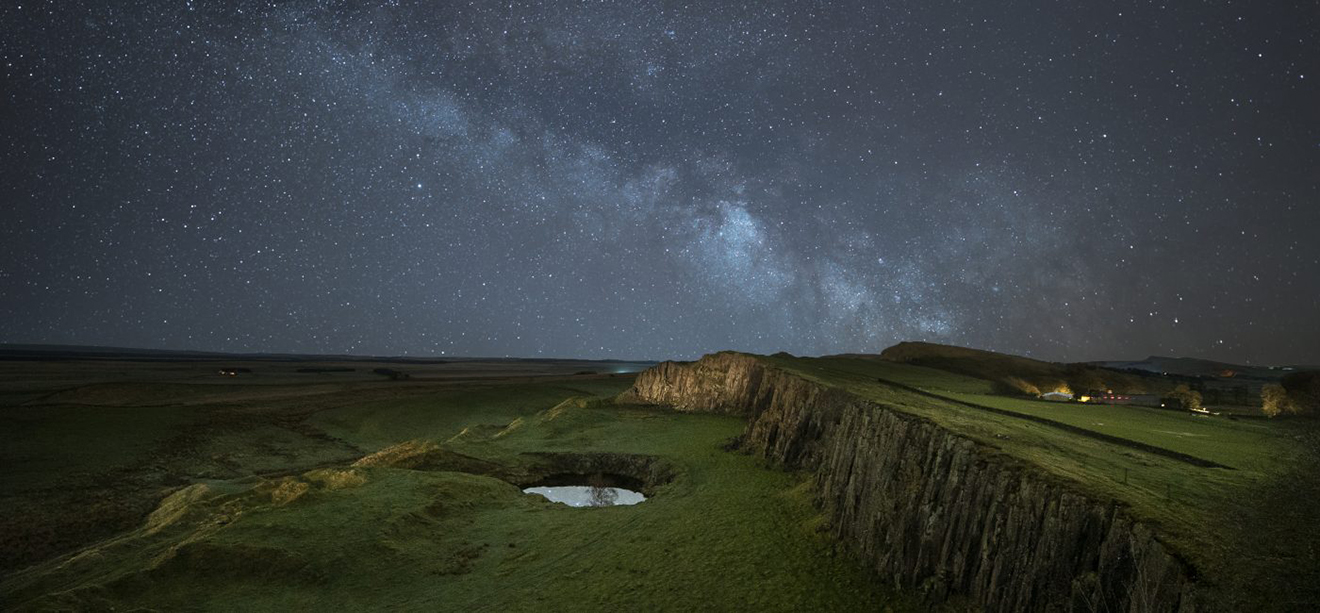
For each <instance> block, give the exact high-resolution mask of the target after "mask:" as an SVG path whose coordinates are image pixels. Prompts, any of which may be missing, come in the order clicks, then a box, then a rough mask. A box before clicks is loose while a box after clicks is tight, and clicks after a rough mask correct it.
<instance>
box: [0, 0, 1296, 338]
mask: <svg viewBox="0 0 1320 613" xmlns="http://www.w3.org/2000/svg"><path fill="white" fill-rule="evenodd" d="M1311 9H1313V7H1308V6H1307V5H1305V4H1298V5H1295V6H1291V7H1289V6H1286V5H1283V4H1272V5H1271V6H1268V7H1259V6H1247V5H1243V6H1241V7H1236V6H1232V5H1225V6H1211V7H1195V8H1192V7H1182V6H1175V7H1166V8H1158V7H1152V6H1148V5H1141V6H1132V7H1116V6H1108V5H1106V6H1090V5H1086V4H1084V3H1078V6H1073V7H1070V6H1066V5H1060V4H1058V3H1043V2H1041V3H1025V2H1024V3H1009V4H1003V3H1000V4H994V5H975V4H971V5H968V4H962V3H929V2H920V3H886V4H883V5H877V4H875V3H838V4H823V3H822V4H816V3H801V2H793V3H753V4H751V5H748V6H741V7H738V6H732V5H716V4H713V3H702V4H697V5H688V6H683V5H676V4H669V3H645V2H618V3H608V2H606V3H587V4H580V3H541V4H529V3H525V2H512V3H508V2H504V3H500V2H475V3H473V4H471V5H467V4H463V5H455V4H452V3H431V2H425V3H422V2H416V3H409V2H383V3H340V2H321V3H313V2H282V3H264V2H262V3H256V2H248V3H242V2H240V3H219V2H214V3H207V2H192V3H186V2H185V3H174V2H171V3H151V2H126V3H108V4H107V5H101V4H94V5H87V6H80V5H79V3H66V2H61V3H54V4H46V3H23V4H22V5H21V6H19V5H9V6H6V7H5V8H4V9H0V10H3V14H2V15H0V28H2V29H0V35H2V36H0V51H2V53H3V58H2V59H3V62H4V70H5V72H4V75H5V76H4V78H5V88H4V90H5V101H6V106H7V109H6V113H5V114H6V115H7V116H8V117H9V120H8V121H7V122H6V124H5V127H4V128H3V137H4V140H5V143H4V144H5V147H4V151H3V153H0V155H2V156H3V159H2V160H0V161H2V162H3V164H4V168H5V174H4V179H3V182H2V185H0V190H3V191H0V196H3V198H4V200H5V202H6V205H5V208H4V210H3V212H2V213H0V215H3V222H4V225H3V229H0V238H3V244H2V245H0V258H3V259H0V266H2V268H0V295H3V297H4V301H3V305H0V315H3V320H0V340H4V341H10V342H65V343H83V344H115V345H132V346H149V347H174V348H196V349H218V350H268V351H302V352H345V351H348V352H357V353H379V354H396V353H414V354H418V353H440V352H444V353H448V354H464V355H559V356H582V357H650V358H664V357H690V356H694V355H697V354H700V353H702V352H706V351H712V350H717V349H723V348H737V349H745V350H751V351H760V352H772V351H777V350H781V349H782V350H788V351H792V352H795V353H830V352H843V351H878V350H879V349H880V348H883V347H884V346H886V345H888V344H890V343H893V342H896V341H899V340H904V339H926V340H934V341H943V342H953V343H961V344H968V345H974V346H982V347H988V348H995V349H1001V350H1006V351H1015V352H1023V353H1031V354H1033V355H1037V356H1040V357H1045V358H1052V359H1094V358H1117V357H1140V356H1144V355H1146V354H1150V353H1161V354H1178V355H1197V356H1207V357H1217V358H1223V359H1237V360H1254V361H1316V360H1320V356H1318V355H1317V354H1316V348H1317V347H1320V327H1317V326H1314V325H1312V320H1313V319H1314V316H1315V313H1316V312H1320V298H1318V297H1317V296H1320V246H1318V245H1317V242H1316V228H1318V227H1320V194H1318V193H1317V182H1318V180H1320V176H1318V172H1320V171H1317V168H1320V128H1317V121H1316V115H1315V109H1316V108H1320V104H1318V103H1320V97H1318V96H1317V90H1316V87H1315V83H1316V80H1317V79H1320V71H1315V70H1314V69H1315V68H1316V67H1317V66H1316V57H1317V54H1316V53H1315V50H1316V48H1317V45H1316V39H1315V35H1314V33H1313V32H1314V31H1315V29H1316V26H1317V25H1320V24H1317V23H1316V16H1315V14H1314V11H1313V10H1311ZM1313 72H1314V73H1315V74H1312V73H1313Z"/></svg>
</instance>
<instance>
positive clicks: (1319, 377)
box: [1279, 370, 1320, 415]
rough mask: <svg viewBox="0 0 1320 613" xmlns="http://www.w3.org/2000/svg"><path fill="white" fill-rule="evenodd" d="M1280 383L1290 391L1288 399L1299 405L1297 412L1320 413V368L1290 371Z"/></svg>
mask: <svg viewBox="0 0 1320 613" xmlns="http://www.w3.org/2000/svg"><path fill="white" fill-rule="evenodd" d="M1279 383H1281V384H1282V386H1283V389H1284V390H1285V391H1287V392H1288V400H1289V401H1291V402H1292V403H1293V405H1294V406H1296V407H1297V410H1296V412H1297V413H1302V414H1311V415H1315V414H1317V413H1320V370H1304V371H1301V372H1294V373H1289V374H1288V375H1287V376H1285V377H1284V378H1283V380H1282V381H1280V382H1279Z"/></svg>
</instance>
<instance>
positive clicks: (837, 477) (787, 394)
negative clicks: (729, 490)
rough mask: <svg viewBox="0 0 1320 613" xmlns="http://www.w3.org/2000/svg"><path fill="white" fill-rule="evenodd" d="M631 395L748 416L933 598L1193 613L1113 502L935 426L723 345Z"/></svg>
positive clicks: (787, 462)
mask: <svg viewBox="0 0 1320 613" xmlns="http://www.w3.org/2000/svg"><path fill="white" fill-rule="evenodd" d="M631 394H632V395H634V396H635V397H636V399H637V400H639V401H642V402H649V403H654V404H665V405H671V406H674V407H675V408H677V409H679V410H686V411H716V412H724V413H733V414H744V415H746V416H747V417H748V425H747V429H746V431H745V432H744V434H743V437H742V440H741V442H740V445H741V447H742V448H743V449H744V450H746V451H749V452H751V453H755V454H758V455H761V456H764V457H766V458H768V459H770V460H772V461H774V462H776V463H778V464H780V465H782V466H784V467H786V468H797V469H805V470H809V471H812V472H814V475H815V480H816V485H817V488H816V489H817V496H818V501H817V502H818V504H819V505H820V507H821V508H822V509H823V510H824V512H825V514H826V516H827V517H828V519H829V524H830V529H831V530H832V532H833V533H834V535H835V536H836V537H837V538H838V539H840V540H841V541H842V542H843V543H845V544H846V545H848V546H849V547H851V548H853V549H855V550H856V551H858V552H859V553H860V554H861V555H862V556H863V557H864V558H865V559H867V560H869V561H870V562H871V563H872V564H874V566H875V568H876V570H877V571H878V572H879V574H880V575H881V576H882V577H885V578H886V579H889V580H892V581H894V582H895V583H896V584H898V585H901V586H904V587H905V588H910V589H917V590H920V591H922V592H924V593H925V594H927V595H928V596H929V598H931V600H932V601H941V600H944V599H945V598H947V597H949V596H952V595H959V594H960V595H965V596H967V597H970V598H972V599H973V600H974V601H976V602H977V603H978V604H979V605H980V606H982V607H983V608H984V609H986V610H994V611H1060V610H1071V611H1189V610H1192V609H1193V608H1194V607H1193V589H1194V583H1193V582H1192V579H1191V571H1190V569H1189V568H1187V566H1186V565H1185V564H1184V563H1183V562H1182V561H1181V560H1179V559H1178V558H1177V557H1175V556H1174V555H1172V554H1171V553H1170V552H1169V551H1167V550H1166V549H1165V547H1164V546H1163V545H1162V544H1161V543H1160V542H1159V541H1157V540H1156V539H1155V538H1154V535H1153V534H1152V533H1151V532H1150V530H1148V529H1147V528H1146V527H1144V526H1142V525H1141V524H1138V523H1135V522H1133V521H1131V520H1130V519H1128V518H1127V517H1126V515H1125V514H1124V513H1123V512H1122V511H1121V510H1120V509H1119V508H1118V507H1117V506H1116V505H1115V504H1113V503H1111V502H1102V501H1097V500H1093V499H1090V498H1088V497H1087V496H1084V495H1082V494H1080V493H1077V492H1076V491H1073V490H1072V489H1071V488H1069V487H1067V486H1066V485H1063V484H1060V483H1059V482H1058V481H1057V480H1055V479H1051V478H1050V477H1048V476H1047V475H1045V474H1044V473H1043V472H1041V471H1039V470H1037V469H1035V468H1032V467H1030V466H1027V465H1025V464H1022V463H1019V462H1016V461H1014V460H1012V459H1008V458H1005V457H1003V456H1002V455H996V454H992V453H990V452H989V451H990V450H988V449H987V448H985V447H984V446H982V445H980V444H979V443H976V442H975V441H972V440H970V439H967V438H964V437H962V436H959V435H957V434H955V433H953V432H950V431H948V430H945V429H943V428H941V427H939V426H937V425H935V424H934V423H931V422H929V421H927V420H924V419H921V418H919V417H916V416H912V415H909V414H906V413H902V412H900V411H898V410H895V409H891V408H888V407H885V406H884V405H881V404H877V403H874V402H869V401H864V400H861V399H859V398H856V397H854V396H852V395H850V394H847V393H846V392H843V391H840V390H837V389H834V388H830V387H827V386H824V385H820V384H817V383H815V382H812V381H809V380H807V379H803V378H801V377H798V376H796V375H794V374H792V373H788V372H784V371H781V370H778V369H775V368H772V367H768V366H766V365H765V364H764V363H763V362H761V361H759V360H757V359H756V358H754V357H751V356H746V355H740V354H732V353H721V354H714V355H711V356H706V357H705V358H702V359H701V360H700V361H698V362H693V363H688V364H679V363H672V362H667V363H664V364H660V365H658V366H656V367H655V368H652V369H651V370H648V371H646V372H643V373H641V374H640V375H639V376H638V378H637V382H636V384H635V385H634V387H633V389H632V391H631Z"/></svg>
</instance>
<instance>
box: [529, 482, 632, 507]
mask: <svg viewBox="0 0 1320 613" xmlns="http://www.w3.org/2000/svg"><path fill="white" fill-rule="evenodd" d="M523 493H526V494H539V495H541V496H544V497H545V498H546V499H547V500H549V501H551V502H559V503H563V504H566V505H568V506H570V507H612V506H620V505H634V504H637V503H639V502H641V501H643V500H646V496H643V495H642V493H641V492H634V491H632V490H627V489H624V488H621V487H602V486H591V485H555V486H548V487H529V488H527V489H525V490H523Z"/></svg>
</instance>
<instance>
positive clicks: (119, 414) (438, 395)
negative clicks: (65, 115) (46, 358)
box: [0, 377, 911, 611]
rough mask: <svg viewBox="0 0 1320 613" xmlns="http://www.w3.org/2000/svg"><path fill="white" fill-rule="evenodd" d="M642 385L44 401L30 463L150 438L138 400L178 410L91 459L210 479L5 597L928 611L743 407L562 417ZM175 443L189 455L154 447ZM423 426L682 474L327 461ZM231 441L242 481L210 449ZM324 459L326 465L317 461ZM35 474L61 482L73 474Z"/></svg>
mask: <svg viewBox="0 0 1320 613" xmlns="http://www.w3.org/2000/svg"><path fill="white" fill-rule="evenodd" d="M630 382H631V379H630V378H622V377H621V378H614V379H604V378H602V379H584V380H577V379H574V380H560V381H544V382H543V381H533V382H528V383H507V382H506V383H503V384H499V383H489V384H486V383H464V384H458V385H443V386H432V387H424V388H420V387H418V386H380V385H375V384H373V385H370V386H365V387H360V388H353V387H352V386H350V387H349V388H348V389H347V390H345V391H344V392H341V393H340V394H337V395H335V396H334V397H333V398H326V397H323V396H321V395H319V394H318V395H316V396H309V397H307V398H302V399H297V398H294V399H289V400H287V401H269V402H270V403H269V404H268V403H267V402H261V403H256V404H234V403H232V402H231V403H228V404H220V405H205V406H201V407H187V408H180V407H171V408H156V409H151V411H149V412H148V411H145V410H143V409H132V408H120V409H114V410H113V411H111V412H102V413H97V414H96V415H98V416H99V417H98V418H97V419H93V420H90V421H87V422H86V423H85V424H83V423H82V421H80V420H82V419H83V418H85V417H88V416H90V415H92V413H86V412H82V413H80V412H78V411H77V410H76V409H68V408H59V407H41V408H40V409H36V408H34V409H33V410H34V411H35V410H40V411H48V413H46V416H47V417H48V418H49V419H50V421H49V423H44V424H41V425H40V428H41V429H42V430H38V429H36V428H37V426H35V425H30V427H29V429H28V430H27V433H28V434H29V435H33V437H34V438H32V440H31V441H30V444H29V445H28V446H27V447H25V448H23V449H19V448H17V447H16V448H15V451H14V454H15V455H14V457H17V458H19V459H23V460H24V461H29V462H38V461H39V460H40V462H52V461H53V460H51V458H53V457H54V456H55V455H58V454H59V445H60V444H61V443H60V439H59V438H58V437H57V436H55V433H58V432H61V431H66V430H70V429H72V430H73V431H80V432H85V433H86V435H87V436H91V435H92V434H93V433H96V432H99V433H100V435H101V436H103V437H105V438H107V439H110V440H114V439H115V438H117V436H116V433H120V432H125V433H126V432H129V431H135V430H137V428H138V427H139V424H137V423H136V422H135V421H133V420H132V417H133V415H134V414H133V413H131V411H134V410H137V411H141V413H140V415H152V416H156V417H161V418H162V419H159V420H157V421H156V422H153V423H152V424H147V425H146V427H143V428H142V429H141V431H140V432H138V433H137V434H135V435H134V436H138V437H139V439H136V440H134V441H131V444H130V445H128V448H127V449H122V450H120V449H117V448H116V447H115V446H114V445H112V444H105V445H101V444H99V443H98V444H95V445H91V446H89V447H88V448H87V449H86V450H85V453H86V458H87V460H86V461H85V462H84V461H83V460H79V462H82V463H81V464H80V465H82V466H88V467H89V468H88V470H92V468H91V464H90V462H91V459H93V458H101V459H102V460H104V461H107V462H109V463H112V464H114V465H116V466H120V467H122V468H121V469H120V472H127V473H128V474H134V475H138V474H147V473H150V474H154V473H152V471H157V472H160V471H163V472H166V473H173V474H174V475H175V478H176V479H179V480H180V482H181V484H182V483H192V484H194V485H193V486H192V487H191V488H190V489H185V490H176V493H175V495H174V496H172V497H170V498H168V499H166V500H165V501H164V502H163V503H162V505H161V508H160V509H159V510H157V511H156V513H155V514H154V515H153V516H152V517H151V519H149V520H139V521H137V522H136V523H135V524H134V525H133V527H131V528H130V529H127V530H125V531H122V532H120V533H118V534H117V535H115V536H112V537H110V538H108V539H105V540H101V541H99V542H97V543H96V544H95V545H93V546H91V547H84V548H82V549H81V550H80V551H79V552H77V553H74V554H70V555H64V556H58V557H55V558H52V559H49V560H48V561H46V562H43V563H40V564H37V565H36V566H33V567H31V568H28V569H26V570H22V571H15V572H11V573H9V574H8V575H6V576H4V577H3V579H0V602H5V603H6V608H20V609H21V608H33V609H38V610H41V609H61V608H73V609H84V608H116V609H133V608H147V609H157V610H200V611H233V610H248V611H263V610H290V609H295V610H306V609H314V608H321V609H328V610H352V609H358V610H362V609H369V610H382V609H402V610H412V609H426V610H436V609H444V610H464V611H466V610H490V611H506V610H509V611H540V610H628V609H640V610H747V609H759V610H772V611H773V610H779V611H790V610H794V611H796V610H848V611H851V610H877V609H879V610H884V609H907V608H911V605H910V603H906V602H904V601H901V600H897V599H895V598H894V597H893V596H892V595H891V594H890V593H889V592H887V591H886V590H885V589H884V587H883V586H881V585H879V584H878V582H876V581H875V580H874V577H873V575H872V574H871V572H870V571H869V570H868V568H867V567H866V566H865V565H863V564H861V563H859V562H858V561H857V560H856V559H854V558H852V557H850V556H848V555H846V554H837V555H836V554H835V553H834V552H835V546H834V544H833V543H832V542H831V541H830V540H829V539H828V537H827V536H826V535H825V534H824V533H822V532H819V531H818V527H819V523H820V521H821V518H820V516H819V515H818V513H817V511H816V510H815V509H814V507H813V506H812V504H811V491H810V490H809V489H808V488H807V487H806V486H805V485H804V479H803V477H802V476H800V475H794V474H790V473H785V472H782V471H778V470H774V469H770V468H767V467H765V466H763V465H761V464H760V462H759V461H758V460H756V459H754V458H752V457H750V456H746V455H742V454H737V453H731V452H727V451H723V450H722V448H721V445H722V444H723V443H724V442H726V441H727V440H729V439H730V438H731V437H733V436H736V435H737V434H739V433H740V432H741V431H742V429H743V426H744V423H743V421H742V420H741V419H738V418H733V417H728V416H718V415H702V414H683V413H675V412H670V411H663V410H651V409H646V408H638V407H631V406H630V407H618V406H615V405H613V404H611V403H608V402H600V401H595V402H582V403H576V404H573V403H570V404H567V405H564V406H563V407H560V408H558V409H556V410H554V411H548V409H551V408H552V407H555V406H556V405H560V403H561V402H562V401H563V400H564V399H565V398H568V397H570V396H596V397H604V396H610V395H613V394H616V393H618V392H619V391H622V390H623V389H624V388H625V387H626V386H627V385H628V384H629V383H630ZM417 390H424V391H423V392H421V393H414V392H415V391H417ZM135 393H136V392H135ZM111 400H113V399H111ZM565 407H567V408H565ZM156 411H161V412H160V413H156ZM208 424H209V425H208ZM43 432H44V434H43ZM179 437H183V438H184V439H185V440H186V441H187V442H188V443H189V446H188V449H187V450H184V451H179V452H178V453H177V454H175V455H172V456H168V457H166V456H163V455H159V454H153V453H152V452H151V450H152V449H158V448H161V447H162V446H163V447H166V448H168V447H171V446H177V444H178V443H179V442H180V440H178V439H179ZM299 437H302V438H299ZM418 438H421V439H424V440H428V441H431V442H435V443H440V444H442V445H444V446H446V447H447V448H450V449H453V450H456V451H459V452H462V453H464V454H468V455H472V456H477V457H480V458H484V459H487V460H490V461H494V462H499V463H502V464H505V465H508V466H516V465H518V464H519V463H520V462H526V461H528V459H527V457H528V456H525V455H524V454H525V453H526V452H542V451H560V452H580V453H587V452H594V451H601V452H617V453H633V454H647V455H651V456H656V457H659V458H662V459H663V460H664V461H666V462H668V463H669V464H670V465H672V466H673V467H674V468H675V471H676V473H675V474H676V477H675V478H674V479H673V481H672V482H669V483H667V484H665V485H661V486H659V487H658V489H657V490H656V491H655V492H654V496H653V497H652V498H651V499H649V500H647V501H646V502H644V503H642V504H639V505H637V506H633V507H616V508H604V509H572V508H568V507H566V506H562V505H557V504H553V503H550V502H548V501H545V500H543V499H541V498H540V497H537V496H531V495H524V494H522V493H521V492H520V491H519V490H518V488H517V487H516V486H514V485H512V484H510V483H508V482H505V481H502V480H500V479H497V478H494V477H492V476H484V475H478V474H468V473H458V472H446V471H430V470H408V469H403V468H392V467H388V466H376V467H366V468H361V467H360V468H350V467H349V463H350V462H351V460H338V461H336V460H333V459H327V458H328V456H326V455H325V453H327V452H328V451H330V450H339V449H342V446H343V445H349V446H351V447H353V448H355V449H357V450H358V451H357V454H356V455H355V456H354V457H357V456H360V455H365V454H366V453H369V452H371V451H375V450H378V449H380V448H382V447H385V446H388V445H392V444H395V443H399V442H402V441H407V440H412V439H418ZM226 452H227V453H229V454H230V456H231V457H230V458H229V462H230V463H232V473H224V471H221V470H219V468H220V467H222V464H217V463H216V462H217V461H216V460H214V459H213V458H212V457H211V456H213V455H215V454H221V453H226ZM43 458H44V459H43ZM158 465H159V466H158ZM314 465H325V466H326V468H318V469H315V470H311V471H308V470H307V469H308V468H310V467H311V466H314ZM32 466H34V475H35V476H36V477H40V476H41V473H42V472H43V471H47V473H48V474H46V478H47V479H48V480H53V481H56V482H57V481H59V480H60V479H62V478H63V477H64V474H63V473H64V471H65V470H66V466H65V465H61V464H51V463H47V464H41V466H44V468H40V467H39V466H38V464H33V465H32ZM299 466H302V468H298V467H299ZM291 471H292V472H291ZM327 471H329V472H327ZM350 473H351V474H352V477H351V478H350V477H345V478H344V479H343V483H342V484H341V485H343V486H342V487H331V486H328V485H326V484H327V483H329V481H327V480H326V478H325V477H324V475H329V474H341V475H347V474H350ZM206 475H210V476H209V477H207V476H206ZM282 475H288V476H282ZM135 478H138V477H135ZM138 479H139V481H140V480H141V479H142V478H138ZM359 480H360V481H361V482H360V483H357V481H359ZM38 481H40V479H38ZM147 481H150V480H149V479H147ZM121 485H122V484H121ZM203 486H204V487H203ZM14 487H17V486H14ZM33 487H35V486H33ZM300 488H306V491H304V492H302V493H301V494H300V495H297V496H294V497H292V500H291V501H288V502H285V501H286V500H288V499H289V496H288V495H287V493H288V492H291V491H294V490H298V489H300ZM7 490H9V491H6V492H5V493H6V494H15V493H16V492H15V491H13V490H12V489H11V488H10V486H7ZM107 491H108V490H107ZM281 492H283V493H281ZM75 501H76V498H69V499H61V502H60V504H71V503H73V504H76V502H75Z"/></svg>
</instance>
